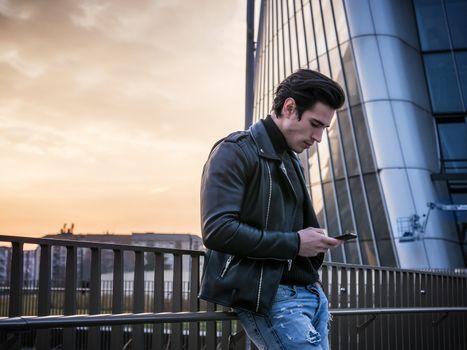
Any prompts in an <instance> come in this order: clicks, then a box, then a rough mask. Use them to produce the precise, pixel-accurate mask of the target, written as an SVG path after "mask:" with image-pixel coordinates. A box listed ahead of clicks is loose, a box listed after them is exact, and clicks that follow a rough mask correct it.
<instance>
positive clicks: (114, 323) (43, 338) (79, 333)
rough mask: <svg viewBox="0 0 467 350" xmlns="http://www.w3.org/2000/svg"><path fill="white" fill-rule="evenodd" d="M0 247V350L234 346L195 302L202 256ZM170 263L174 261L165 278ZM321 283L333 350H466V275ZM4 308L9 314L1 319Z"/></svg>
mask: <svg viewBox="0 0 467 350" xmlns="http://www.w3.org/2000/svg"><path fill="white" fill-rule="evenodd" d="M1 241H3V242H10V243H11V247H12V248H11V249H12V252H11V264H10V266H11V272H10V276H11V278H10V281H9V284H8V285H6V286H4V287H3V289H0V316H8V317H4V318H0V330H1V333H2V335H1V336H0V344H3V346H5V347H7V346H8V345H10V344H16V345H15V346H18V347H24V348H26V347H35V348H36V349H51V348H58V347H63V348H66V349H121V348H133V349H149V348H152V349H166V348H171V349H201V348H206V349H216V348H217V347H220V348H222V349H227V348H229V343H230V346H232V347H234V345H233V344H232V343H231V341H230V340H231V339H235V337H237V336H234V337H232V336H233V335H234V334H237V335H238V333H239V331H240V330H241V327H240V325H239V324H238V322H237V320H236V316H235V314H234V313H231V312H229V310H227V309H225V308H223V307H219V306H216V305H213V304H210V303H206V302H203V301H200V300H199V299H198V298H197V292H198V288H199V280H200V271H201V269H202V264H203V261H204V253H203V252H199V251H188V250H172V249H162V248H151V247H143V246H130V245H119V244H104V243H94V242H83V241H79V242H78V241H73V240H55V239H38V238H23V237H12V236H0V242H1ZM24 244H38V245H39V246H40V264H39V280H38V281H37V283H29V282H28V283H25V281H23V279H22V276H23V266H22V261H23V260H22V256H23V246H24ZM53 246H62V247H65V248H66V260H65V264H66V267H65V269H66V278H65V281H64V283H60V282H56V281H53V280H52V279H51V264H52V261H51V259H52V257H51V249H52V247H53ZM77 248H84V249H89V250H90V253H91V266H92V268H91V271H90V281H86V283H84V284H83V283H80V282H82V281H78V278H77V274H76V270H77V261H76V255H77V254H76V249H77ZM103 250H111V251H113V281H112V284H111V288H110V286H107V287H105V286H106V284H105V283H103V281H102V280H101V253H102V251H103ZM128 251H130V252H133V254H134V258H132V259H133V260H134V269H133V271H132V273H131V276H132V277H133V278H132V279H133V280H132V281H131V282H128V281H124V275H125V273H124V255H125V254H124V253H125V252H128ZM148 254H150V255H153V256H154V266H150V268H151V269H153V273H152V274H153V277H152V278H151V280H150V281H148V280H145V276H144V270H145V265H144V261H145V256H146V257H147V255H148ZM167 255H169V256H170V257H171V259H173V266H170V271H167V265H166V264H164V261H165V258H166V257H167ZM125 257H126V258H128V255H127V254H126V255H125ZM147 268H148V267H147V266H146V269H147ZM127 274H128V273H127ZM321 280H322V283H323V288H324V290H325V292H326V293H327V294H328V296H329V301H330V308H331V314H332V315H333V316H334V320H333V321H332V322H331V332H330V342H331V347H332V348H333V349H376V348H381V349H450V350H451V349H465V348H467V346H466V345H467V340H466V334H465V329H466V326H467V322H466V321H467V319H466V316H467V295H466V293H465V291H466V290H467V276H466V275H465V274H462V273H459V274H454V273H436V272H427V271H408V270H398V269H391V268H374V267H368V266H352V265H343V264H334V263H328V264H325V265H324V266H323V268H322V271H321ZM52 286H53V288H51V287H52ZM83 286H84V287H83ZM130 287H132V288H130ZM2 290H3V292H4V294H3V296H2V293H1V291H2ZM6 293H8V294H7V295H6ZM57 296H58V297H57ZM2 305H3V306H5V305H8V313H6V308H5V307H4V308H3V309H2ZM2 310H3V311H2ZM107 312H111V313H112V314H111V315H104V313H107ZM125 312H127V313H126V314H125ZM25 315H28V316H25ZM50 315H55V316H50ZM61 315H64V316H61ZM242 347H244V341H242V342H240V344H239V342H238V341H237V345H236V346H235V348H238V349H240V348H242Z"/></svg>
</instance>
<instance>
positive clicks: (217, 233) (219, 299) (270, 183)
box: [199, 122, 324, 315]
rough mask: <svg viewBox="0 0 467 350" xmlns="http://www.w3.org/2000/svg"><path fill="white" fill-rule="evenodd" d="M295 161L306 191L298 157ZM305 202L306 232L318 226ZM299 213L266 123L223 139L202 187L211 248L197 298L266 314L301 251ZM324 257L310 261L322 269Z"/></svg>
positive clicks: (207, 243)
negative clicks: (295, 221) (295, 228)
mask: <svg viewBox="0 0 467 350" xmlns="http://www.w3.org/2000/svg"><path fill="white" fill-rule="evenodd" d="M292 159H293V160H294V161H293V163H294V166H295V167H296V169H300V170H299V171H298V173H299V174H301V175H302V176H300V181H301V182H302V186H303V188H306V187H305V180H304V178H303V169H302V168H301V166H300V163H299V160H298V158H297V157H296V156H295V155H294V156H293V157H292ZM304 201H305V205H304V206H305V212H304V227H319V224H318V221H317V219H316V216H315V213H314V211H313V208H312V206H311V202H310V198H309V196H308V195H305V200H304ZM301 209H302V208H297V200H296V198H295V194H294V191H293V188H292V184H291V182H290V180H289V179H288V177H287V174H286V172H285V167H284V164H283V163H282V162H281V160H280V158H279V157H278V155H277V154H276V152H275V150H274V147H273V145H272V143H271V141H270V139H269V136H268V134H267V132H266V129H265V127H264V125H263V124H262V122H257V123H256V124H254V125H253V126H252V127H251V128H250V129H249V130H248V131H240V132H236V133H233V134H231V135H229V136H228V137H227V138H225V139H223V140H221V141H220V142H219V143H218V144H217V145H216V146H215V147H214V148H213V150H212V151H211V154H210V156H209V159H208V161H207V162H206V164H205V166H204V169H203V176H202V183H201V225H202V235H203V241H204V244H205V246H206V247H207V248H208V250H207V253H206V259H205V263H204V271H203V278H202V283H201V289H200V294H199V297H200V298H202V299H205V300H208V301H211V302H214V303H217V304H221V305H225V306H230V307H234V308H239V309H244V310H248V311H253V312H255V313H258V314H263V315H266V314H267V313H268V311H269V309H270V307H271V304H272V301H273V299H274V296H275V294H276V291H277V287H278V285H279V283H280V280H281V277H282V272H283V269H284V268H287V266H290V264H291V263H292V261H293V259H294V258H295V257H296V256H297V254H298V249H299V237H298V233H297V232H295V231H292V226H293V218H294V216H295V215H294V211H296V210H301ZM323 256H324V255H323V254H320V255H318V256H317V257H313V258H310V259H311V262H312V265H313V266H314V267H315V270H316V271H317V270H318V268H319V267H320V266H321V263H322V262H323ZM316 271H315V272H316ZM316 273H317V272H316Z"/></svg>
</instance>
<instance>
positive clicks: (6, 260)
mask: <svg viewBox="0 0 467 350" xmlns="http://www.w3.org/2000/svg"><path fill="white" fill-rule="evenodd" d="M11 256H12V249H11V247H0V281H8V280H10V277H11V276H10V267H11ZM38 273H39V260H38V254H37V249H36V250H24V251H23V280H24V281H33V280H36V279H38V277H39V275H38Z"/></svg>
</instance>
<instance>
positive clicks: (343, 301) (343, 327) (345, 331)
mask: <svg viewBox="0 0 467 350" xmlns="http://www.w3.org/2000/svg"><path fill="white" fill-rule="evenodd" d="M340 271H341V273H340V277H341V278H340V280H341V281H340V286H339V287H338V290H339V299H340V308H341V309H347V308H348V286H347V284H348V283H347V268H346V267H344V266H343V267H341V269H340ZM339 321H340V322H339V328H340V334H339V335H340V338H341V339H340V348H341V349H344V348H345V349H348V348H349V345H350V344H349V323H348V322H346V320H345V319H344V320H339Z"/></svg>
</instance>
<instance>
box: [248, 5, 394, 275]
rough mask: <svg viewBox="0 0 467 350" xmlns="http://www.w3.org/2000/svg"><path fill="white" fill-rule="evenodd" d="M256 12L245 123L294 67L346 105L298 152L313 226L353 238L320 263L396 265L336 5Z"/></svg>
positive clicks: (341, 8)
mask: <svg viewBox="0 0 467 350" xmlns="http://www.w3.org/2000/svg"><path fill="white" fill-rule="evenodd" d="M261 7H262V12H261V16H262V21H260V23H262V28H259V30H258V33H259V35H258V40H257V48H256V55H257V57H256V67H255V87H254V88H255V100H254V111H253V119H254V120H259V119H261V118H264V117H266V116H267V114H268V113H269V111H270V108H271V104H272V99H273V92H274V88H275V87H276V86H277V85H278V83H279V82H280V81H281V80H282V79H284V78H285V77H286V76H287V75H289V74H290V73H292V72H293V71H295V70H297V69H298V68H310V69H315V70H318V71H320V72H321V73H323V74H325V75H328V76H330V77H332V78H333V79H334V80H336V81H337V82H339V83H340V84H341V86H342V87H343V88H344V90H345V93H346V96H347V100H346V103H345V104H344V106H343V107H342V108H341V109H340V110H338V111H337V112H336V116H335V118H334V119H333V122H332V124H331V125H330V127H329V128H328V129H327V130H326V132H325V133H324V134H323V138H322V141H321V143H320V144H319V145H318V144H315V146H314V148H311V149H310V150H309V151H308V152H307V154H306V155H302V160H304V166H305V169H307V172H308V174H307V178H308V181H309V184H308V187H309V189H310V194H311V197H312V202H313V207H314V209H315V211H316V214H317V216H318V220H319V221H320V224H321V226H322V227H325V228H326V229H328V231H329V232H330V233H331V234H332V235H337V234H338V233H341V232H345V231H346V230H350V231H354V232H356V233H357V234H358V236H359V238H358V240H357V241H355V242H348V243H346V244H344V245H343V246H342V247H341V249H337V250H333V251H332V252H331V254H329V255H328V256H327V259H328V260H331V261H334V262H344V263H352V264H366V265H381V266H397V260H396V256H395V252H394V246H393V244H392V241H391V236H392V235H391V226H390V224H389V219H388V214H387V212H386V209H385V206H384V203H383V197H384V196H383V194H382V190H381V185H380V179H379V175H378V171H377V167H376V161H375V157H374V154H373V152H372V146H371V142H370V136H369V130H368V125H367V121H366V118H365V115H364V108H363V105H364V101H362V99H361V97H360V95H361V93H360V91H361V89H360V86H359V81H358V75H357V72H356V64H355V59H354V53H353V52H354V51H353V42H352V40H350V35H349V25H348V23H347V16H346V8H345V4H344V2H343V0H332V1H331V0H329V1H319V0H310V1H308V0H270V1H262V2H261Z"/></svg>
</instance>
